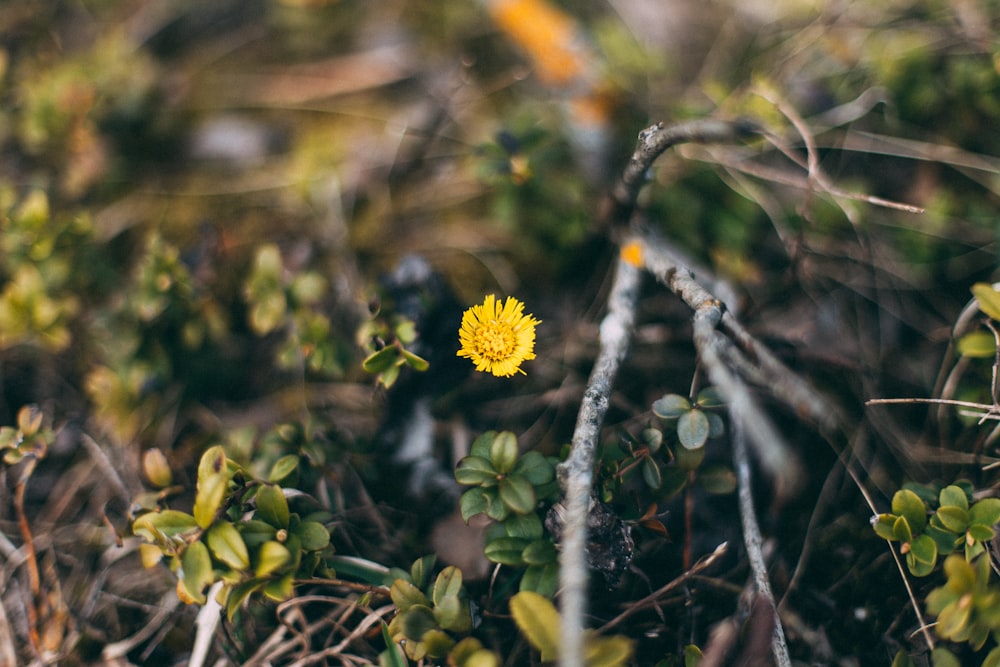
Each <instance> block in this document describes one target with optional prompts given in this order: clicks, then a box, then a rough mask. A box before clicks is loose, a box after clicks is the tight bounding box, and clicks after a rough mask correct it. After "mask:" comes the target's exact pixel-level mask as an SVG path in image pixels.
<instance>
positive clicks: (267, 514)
mask: <svg viewBox="0 0 1000 667" xmlns="http://www.w3.org/2000/svg"><path fill="white" fill-rule="evenodd" d="M256 499H257V518H259V519H261V520H263V521H265V522H267V523H269V524H271V525H272V526H274V527H275V528H288V521H289V517H290V515H289V512H288V500H287V499H286V498H285V494H284V493H282V492H281V488H279V487H277V486H274V485H273V484H262V485H261V486H260V488H259V489H257V496H256Z"/></svg>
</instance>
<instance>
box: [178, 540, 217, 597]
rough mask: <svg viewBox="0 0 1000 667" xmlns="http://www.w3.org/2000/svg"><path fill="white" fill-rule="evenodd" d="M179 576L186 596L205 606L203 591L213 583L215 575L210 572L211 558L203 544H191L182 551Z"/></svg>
mask: <svg viewBox="0 0 1000 667" xmlns="http://www.w3.org/2000/svg"><path fill="white" fill-rule="evenodd" d="M179 575H180V580H181V584H182V585H183V586H184V589H185V590H186V591H187V593H188V595H190V596H191V598H192V599H193V600H194V601H195V602H196V603H197V604H205V602H206V598H205V589H206V588H208V587H209V586H210V585H211V584H212V581H214V579H215V573H214V572H212V558H211V557H210V556H209V555H208V547H206V546H205V543H204V542H200V541H199V542H193V543H192V544H190V545H188V548H187V549H185V550H184V554H183V555H182V556H181V570H180V572H179Z"/></svg>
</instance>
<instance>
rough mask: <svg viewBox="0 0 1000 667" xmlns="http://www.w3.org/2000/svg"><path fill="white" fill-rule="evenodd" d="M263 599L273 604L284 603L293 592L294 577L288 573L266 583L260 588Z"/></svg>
mask: <svg viewBox="0 0 1000 667" xmlns="http://www.w3.org/2000/svg"><path fill="white" fill-rule="evenodd" d="M261 592H262V593H263V594H264V597H266V598H268V599H269V600H274V601H275V602H284V601H285V600H287V599H288V598H290V597H292V593H294V592H295V576H294V574H293V573H292V572H289V573H288V574H286V575H285V576H283V577H280V578H278V579H271V580H270V581H267V582H266V583H265V584H264V586H263V587H262V588H261Z"/></svg>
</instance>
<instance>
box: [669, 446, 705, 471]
mask: <svg viewBox="0 0 1000 667" xmlns="http://www.w3.org/2000/svg"><path fill="white" fill-rule="evenodd" d="M676 450H677V451H675V452H674V460H675V461H677V466H678V467H679V468H680V469H681V470H684V471H688V470H696V469H697V468H698V466H700V465H701V462H702V461H704V460H705V448H704V447H698V448H697V449H688V448H687V447H677V448H676Z"/></svg>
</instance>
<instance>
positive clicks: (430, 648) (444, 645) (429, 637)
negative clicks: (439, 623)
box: [420, 628, 455, 658]
mask: <svg viewBox="0 0 1000 667" xmlns="http://www.w3.org/2000/svg"><path fill="white" fill-rule="evenodd" d="M420 643H422V644H423V645H424V650H425V651H427V655H429V656H430V657H432V658H443V657H444V656H446V655H448V652H449V651H451V649H452V647H453V646H454V645H455V640H454V639H452V638H451V637H450V636H449V635H448V633H447V632H445V631H443V630H438V629H437V628H432V629H431V630H428V631H427V632H425V633H424V635H423V637H421V638H420Z"/></svg>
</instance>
